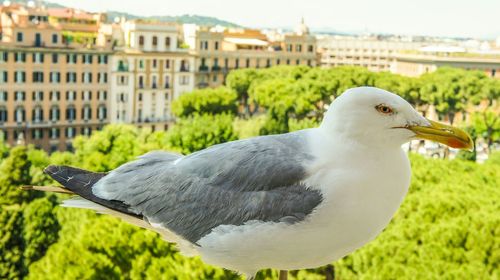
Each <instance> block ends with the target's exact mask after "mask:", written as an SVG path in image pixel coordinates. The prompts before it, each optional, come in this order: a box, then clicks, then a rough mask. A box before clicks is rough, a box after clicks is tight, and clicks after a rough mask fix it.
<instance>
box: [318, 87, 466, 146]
mask: <svg viewBox="0 0 500 280" xmlns="http://www.w3.org/2000/svg"><path fill="white" fill-rule="evenodd" d="M321 128H322V129H325V130H326V131H328V133H333V134H334V135H336V136H337V137H341V138H342V139H343V140H344V141H355V142H359V143H361V144H364V145H367V146H373V147H383V146H385V147H387V146H397V147H400V146H401V145H402V144H403V143H405V142H408V141H409V140H411V139H415V138H420V139H428V140H433V141H437V142H440V143H443V144H445V145H448V146H450V147H453V148H465V149H471V148H472V147H473V142H472V139H471V138H470V136H469V135H468V134H467V133H465V132H464V131H462V130H460V129H458V128H455V127H451V126H448V125H444V124H440V123H437V122H433V121H431V120H428V119H426V118H424V117H423V116H421V115H420V114H419V113H418V112H417V111H416V110H415V109H413V107H412V106H411V105H410V104H409V103H408V102H407V101H406V100H404V99H403V98H401V97H400V96H398V95H396V94H394V93H391V92H388V91H385V90H382V89H379V88H375V87H358V88H352V89H349V90H347V91H346V92H344V93H343V94H342V95H341V96H340V97H338V98H337V99H335V100H334V101H333V103H332V105H331V106H330V108H329V109H328V112H327V113H326V115H325V119H324V120H323V123H322V124H321Z"/></svg>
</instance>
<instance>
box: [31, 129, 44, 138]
mask: <svg viewBox="0 0 500 280" xmlns="http://www.w3.org/2000/svg"><path fill="white" fill-rule="evenodd" d="M31 136H32V138H33V139H35V140H39V139H42V138H43V130H41V129H33V130H32V131H31Z"/></svg>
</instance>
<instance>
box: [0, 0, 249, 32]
mask: <svg viewBox="0 0 500 280" xmlns="http://www.w3.org/2000/svg"><path fill="white" fill-rule="evenodd" d="M0 1H1V0H0ZM11 2H13V3H21V4H26V3H27V2H28V1H26V0H11ZM0 3H1V2H0ZM42 3H43V5H45V6H46V7H49V8H66V6H63V5H60V4H57V3H53V2H48V1H42ZM106 14H107V15H108V21H109V22H112V21H113V20H114V19H115V18H116V17H124V18H126V19H137V18H141V19H146V20H157V21H163V22H178V23H194V24H198V25H209V26H213V25H222V26H225V27H241V25H238V24H236V23H233V22H229V21H225V20H221V19H218V18H215V17H208V16H200V15H181V16H150V17H142V16H138V15H133V14H129V13H124V12H117V11H107V12H106Z"/></svg>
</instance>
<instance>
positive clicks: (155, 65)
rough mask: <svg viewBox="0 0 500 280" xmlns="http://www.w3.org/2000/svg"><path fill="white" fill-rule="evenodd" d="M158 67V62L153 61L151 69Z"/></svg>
mask: <svg viewBox="0 0 500 280" xmlns="http://www.w3.org/2000/svg"><path fill="white" fill-rule="evenodd" d="M156 67H158V60H156V59H153V68H156Z"/></svg>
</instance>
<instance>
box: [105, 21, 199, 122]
mask: <svg viewBox="0 0 500 280" xmlns="http://www.w3.org/2000/svg"><path fill="white" fill-rule="evenodd" d="M119 29H120V30H121V34H120V36H121V37H122V39H121V38H118V39H117V38H114V39H113V40H115V41H116V42H120V41H121V42H123V44H121V45H117V46H116V47H115V54H114V55H113V57H112V59H111V67H112V70H111V82H112V84H111V106H110V121H111V123H120V122H123V123H134V124H136V125H138V126H140V127H151V128H152V129H153V130H154V129H166V128H167V126H168V125H169V123H170V122H171V121H172V118H173V116H172V114H171V104H172V101H173V100H174V99H176V98H178V97H179V96H180V95H181V94H183V93H186V92H190V91H192V90H193V89H194V82H195V81H194V63H195V57H194V55H193V54H192V53H190V52H189V50H187V49H181V48H179V45H180V44H179V42H180V40H179V38H181V34H180V31H179V30H180V29H179V28H178V26H177V25H175V24H172V23H161V22H151V23H150V22H144V21H138V20H134V21H126V22H121V23H120V24H119ZM113 34H115V35H114V37H116V31H115V32H113Z"/></svg>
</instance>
